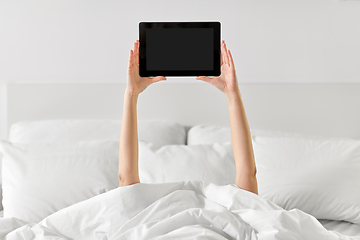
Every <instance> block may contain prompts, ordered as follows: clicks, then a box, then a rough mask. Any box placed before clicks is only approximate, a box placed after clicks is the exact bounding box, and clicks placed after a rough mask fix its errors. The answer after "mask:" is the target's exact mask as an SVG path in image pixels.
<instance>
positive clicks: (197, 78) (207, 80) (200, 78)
mask: <svg viewBox="0 0 360 240" xmlns="http://www.w3.org/2000/svg"><path fill="white" fill-rule="evenodd" d="M212 79H213V77H205V76H199V77H196V80H201V81H204V82H207V83H211V81H212Z"/></svg>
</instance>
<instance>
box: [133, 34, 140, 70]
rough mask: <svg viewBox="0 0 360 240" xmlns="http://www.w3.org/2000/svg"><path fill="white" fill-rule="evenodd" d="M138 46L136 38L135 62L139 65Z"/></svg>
mask: <svg viewBox="0 0 360 240" xmlns="http://www.w3.org/2000/svg"><path fill="white" fill-rule="evenodd" d="M139 46H140V42H139V40H136V42H135V54H134V56H135V64H137V65H139Z"/></svg>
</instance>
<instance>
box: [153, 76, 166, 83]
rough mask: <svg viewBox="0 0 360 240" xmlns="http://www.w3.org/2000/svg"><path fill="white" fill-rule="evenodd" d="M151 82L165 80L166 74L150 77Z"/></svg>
mask: <svg viewBox="0 0 360 240" xmlns="http://www.w3.org/2000/svg"><path fill="white" fill-rule="evenodd" d="M149 79H150V81H151V83H156V82H160V81H165V80H166V77H164V76H157V77H149Z"/></svg>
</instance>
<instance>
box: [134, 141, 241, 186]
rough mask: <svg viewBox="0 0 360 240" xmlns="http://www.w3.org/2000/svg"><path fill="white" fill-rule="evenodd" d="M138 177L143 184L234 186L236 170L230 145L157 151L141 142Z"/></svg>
mask: <svg viewBox="0 0 360 240" xmlns="http://www.w3.org/2000/svg"><path fill="white" fill-rule="evenodd" d="M139 161H140V162H139V176H140V180H141V182H144V183H163V182H176V181H187V180H202V181H204V182H208V183H215V184H220V185H222V184H234V183H235V179H236V168H235V162H234V155H233V151H232V146H231V144H230V143H225V144H213V145H194V146H186V145H167V146H163V147H161V148H156V147H155V146H154V145H153V144H151V143H146V142H142V141H140V145H139Z"/></svg>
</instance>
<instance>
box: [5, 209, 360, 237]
mask: <svg viewBox="0 0 360 240" xmlns="http://www.w3.org/2000/svg"><path fill="white" fill-rule="evenodd" d="M3 215H4V211H0V218H1V217H3ZM319 222H320V223H321V224H322V225H323V226H324V227H325V228H326V229H327V230H330V231H337V232H339V233H341V234H344V235H348V236H360V225H357V224H353V223H349V222H344V221H332V220H323V219H320V220H319Z"/></svg>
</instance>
